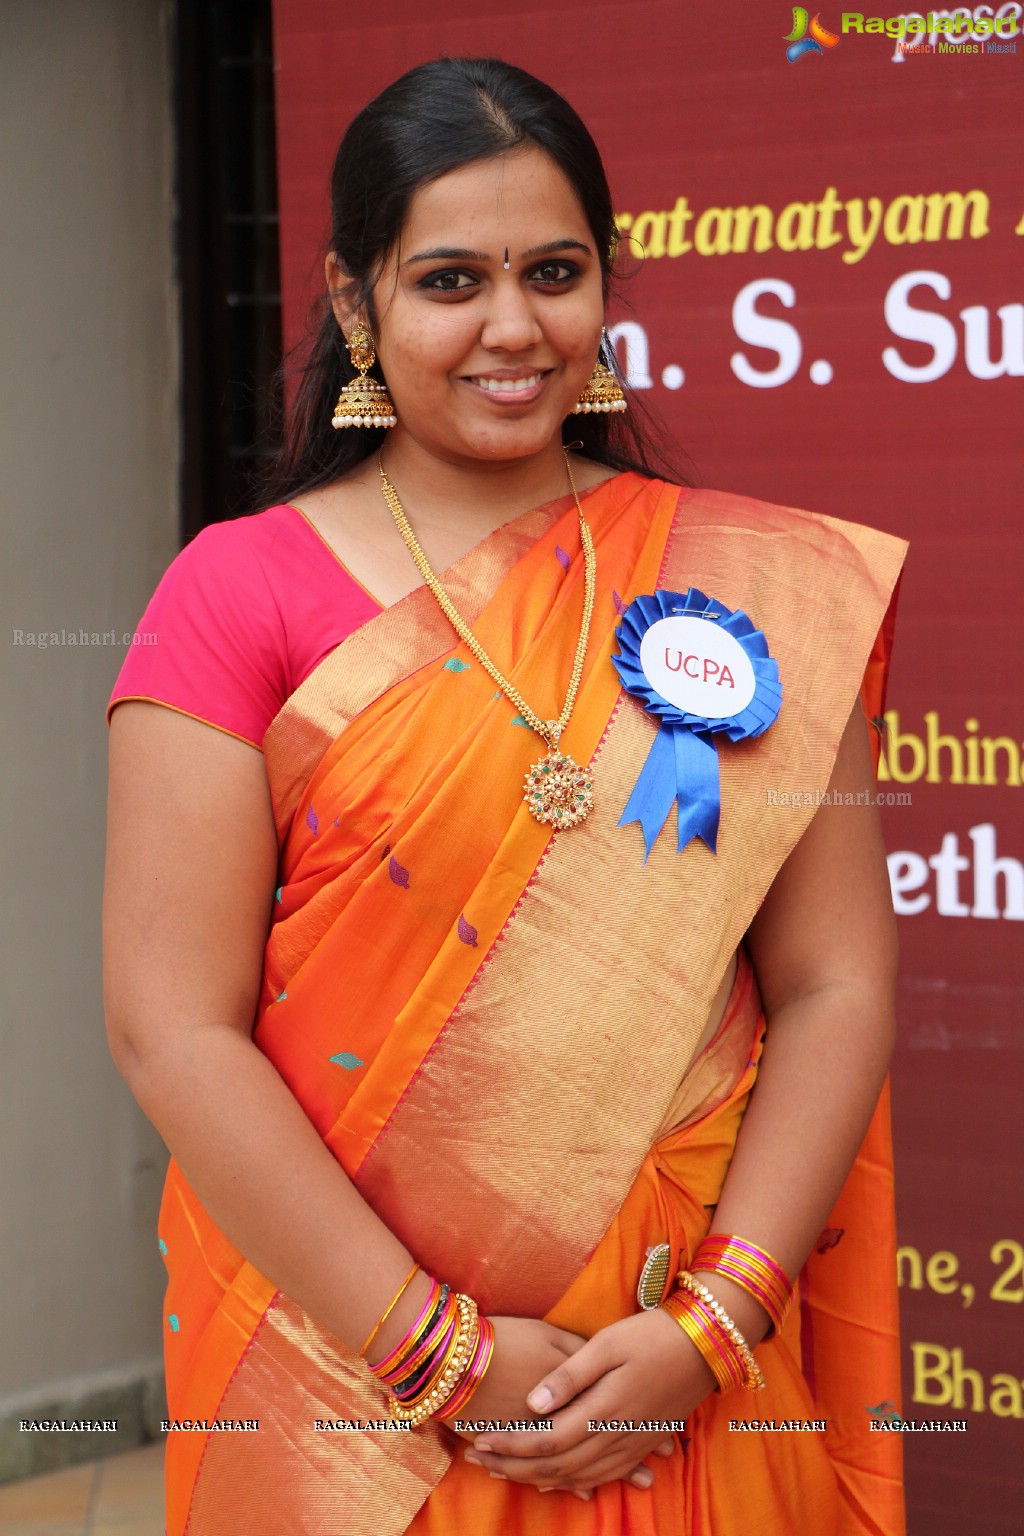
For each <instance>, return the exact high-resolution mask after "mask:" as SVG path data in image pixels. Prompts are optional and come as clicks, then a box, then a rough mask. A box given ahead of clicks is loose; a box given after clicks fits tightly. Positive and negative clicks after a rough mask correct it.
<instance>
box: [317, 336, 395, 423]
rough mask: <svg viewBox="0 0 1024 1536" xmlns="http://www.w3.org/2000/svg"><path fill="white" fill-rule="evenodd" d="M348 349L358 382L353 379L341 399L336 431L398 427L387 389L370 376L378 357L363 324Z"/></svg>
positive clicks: (333, 421)
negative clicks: (344, 428) (357, 370)
mask: <svg viewBox="0 0 1024 1536" xmlns="http://www.w3.org/2000/svg"><path fill="white" fill-rule="evenodd" d="M345 345H346V346H347V347H348V355H349V357H350V358H351V359H352V366H353V367H354V368H358V369H359V377H358V379H349V381H348V383H347V384H346V385H345V386H344V388H343V389H342V391H341V394H340V395H339V396H338V403H337V405H336V406H335V407H334V416H333V418H332V420H331V426H332V427H394V426H396V425H397V424H398V417H397V416H396V415H395V407H394V406H393V405H392V403H391V396H390V395H389V394H388V391H387V386H386V385H385V384H381V383H379V382H378V380H377V379H368V378H367V377H366V375H367V374H368V373H369V371H370V369H371V368H372V367H373V365H374V362H375V361H376V358H377V354H376V352H375V351H374V349H373V337H372V336H371V334H370V331H369V329H368V327H367V326H365V325H364V324H363V322H362V321H361V320H360V321H359V323H358V325H357V326H356V327H355V329H354V330H353V332H352V334H351V336H350V337H349V338H348V340H347V342H346V343H345Z"/></svg>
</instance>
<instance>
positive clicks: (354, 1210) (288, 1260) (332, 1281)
mask: <svg viewBox="0 0 1024 1536" xmlns="http://www.w3.org/2000/svg"><path fill="white" fill-rule="evenodd" d="M167 1034H168V1035H170V1036H172V1037H173V1038H174V1043H170V1044H160V1045H159V1046H157V1045H155V1044H150V1045H149V1046H148V1047H147V1049H146V1051H145V1052H144V1053H143V1054H142V1055H141V1056H140V1055H139V1054H138V1053H136V1052H135V1051H134V1050H133V1049H132V1048H131V1047H128V1048H126V1049H125V1050H123V1051H121V1052H119V1053H118V1065H119V1067H120V1069H121V1071H122V1073H123V1075H124V1077H125V1079H126V1081H127V1082H128V1085H129V1087H130V1088H131V1089H132V1092H133V1093H134V1095H135V1097H136V1099H137V1100H138V1102H139V1104H140V1105H141V1106H142V1108H143V1110H144V1111H145V1113H146V1114H147V1115H148V1116H149V1118H150V1119H151V1120H152V1122H153V1124H154V1125H155V1126H156V1128H157V1130H158V1131H159V1132H160V1134H161V1135H162V1136H163V1138H164V1140H165V1142H166V1143H167V1145H168V1147H169V1148H170V1150H171V1152H172V1153H173V1155H174V1157H175V1158H176V1159H177V1161H178V1163H179V1165H180V1167H181V1169H182V1172H183V1173H184V1175H185V1177H186V1178H187V1180H188V1181H189V1183H190V1184H191V1185H192V1187H193V1188H194V1189H195V1191H196V1194H197V1195H198V1197H199V1199H200V1200H201V1201H202V1203H203V1205H204V1207H205V1208H206V1210H207V1211H208V1212H209V1214H210V1216H211V1217H212V1219H213V1221H214V1222H215V1223H216V1224H217V1226H218V1227H219V1228H220V1229H221V1230H222V1231H223V1232H224V1234H225V1236H226V1237H227V1238H228V1239H229V1241H230V1242H232V1243H233V1244H234V1245H235V1247H236V1248H238V1249H239V1251H240V1252H242V1253H243V1254H244V1255H245V1257H246V1258H247V1259H248V1260H249V1261H250V1262H251V1263H252V1264H254V1265H255V1267H256V1268H257V1269H258V1270H259V1271H260V1272H261V1273H262V1274H264V1275H266V1276H267V1278H268V1279H269V1280H271V1281H272V1282H273V1284H274V1285H275V1286H277V1287H278V1289H280V1290H282V1291H284V1292H285V1294H286V1295H287V1296H289V1297H290V1298H291V1299H292V1300H294V1301H295V1302H296V1303H297V1304H298V1305H299V1306H300V1307H302V1308H303V1309H304V1310H305V1311H307V1312H308V1313H309V1314H310V1316H312V1317H314V1318H316V1320H317V1321H318V1322H319V1323H321V1324H322V1325H323V1326H324V1327H325V1328H327V1329H328V1330H329V1331H330V1332H331V1333H333V1334H335V1335H336V1336H337V1337H338V1338H340V1339H341V1340H342V1341H343V1342H344V1343H345V1344H347V1345H349V1346H350V1347H351V1348H352V1349H359V1348H360V1346H361V1345H362V1344H363V1342H364V1341H365V1339H366V1337H367V1335H368V1334H369V1333H370V1330H371V1329H372V1328H373V1326H374V1324H375V1323H376V1322H377V1319H378V1318H379V1317H380V1315H381V1313H382V1312H383V1311H384V1308H385V1307H386V1306H387V1304H388V1302H389V1301H390V1300H391V1298H392V1296H393V1295H394V1294H395V1292H396V1291H397V1290H398V1288H399V1286H400V1285H401V1283H402V1281H403V1280H404V1279H405V1277H406V1275H407V1274H408V1272H409V1268H410V1265H411V1263H412V1258H411V1257H410V1255H409V1254H408V1251H407V1250H406V1248H405V1246H404V1245H403V1244H402V1243H401V1242H399V1240H398V1239H397V1238H396V1237H395V1236H394V1235H393V1234H392V1233H391V1232H390V1231H389V1230H388V1228H387V1227H386V1226H385V1225H384V1223H383V1222H382V1221H381V1220H380V1219H379V1218H378V1217H377V1216H376V1215H375V1214H374V1212H373V1211H372V1210H371V1208H370V1207H369V1206H368V1205H367V1204H366V1202H365V1201H364V1200H363V1198H362V1196H361V1195H360V1194H359V1193H358V1191H357V1190H356V1189H355V1187H354V1186H353V1185H352V1183H351V1182H350V1180H349V1179H348V1177H347V1176H346V1174H345V1172H344V1170H343V1169H342V1168H341V1167H340V1165H339V1164H338V1162H337V1161H336V1160H335V1158H334V1157H333V1156H332V1155H331V1152H330V1151H329V1150H328V1148H327V1147H326V1146H325V1144H324V1143H323V1142H322V1141H321V1139H320V1136H319V1135H318V1133H317V1131H316V1130H315V1129H314V1127H313V1125H312V1123H311V1122H310V1121H309V1119H307V1117H306V1115H305V1113H304V1112H303V1110H302V1108H301V1106H300V1105H299V1103H298V1101H297V1100H296V1099H295V1098H294V1096H293V1095H292V1093H291V1091H290V1089H289V1088H288V1086H287V1084H286V1083H285V1082H284V1081H283V1079H282V1078H281V1077H280V1076H279V1075H278V1073H277V1071H276V1070H275V1068H274V1067H273V1065H272V1064H271V1062H269V1061H268V1060H267V1058H266V1057H265V1056H264V1055H263V1054H262V1052H260V1051H259V1050H258V1049H257V1048H256V1046H254V1045H253V1044H252V1041H251V1040H250V1039H249V1038H248V1037H247V1036H245V1035H243V1034H242V1033H241V1032H239V1031H238V1030H235V1029H231V1028H227V1027H224V1026H220V1025H206V1026H201V1025H200V1026H194V1027H192V1028H191V1029H190V1030H189V1031H188V1032H186V1031H184V1030H181V1031H179V1032H177V1034H175V1031H174V1030H173V1029H168V1031H167ZM428 1285H429V1282H428V1280H427V1277H426V1276H425V1275H423V1274H418V1275H417V1276H416V1277H415V1279H414V1281H413V1282H412V1284H411V1285H410V1286H409V1288H408V1290H407V1291H406V1293H405V1295H404V1296H403V1298H402V1300H401V1302H400V1303H399V1305H398V1306H397V1307H396V1308H395V1310H394V1312H393V1313H392V1314H391V1316H390V1317H389V1318H388V1320H387V1322H386V1323H385V1325H384V1327H383V1328H382V1329H381V1331H380V1333H379V1334H378V1336H377V1338H376V1339H375V1340H374V1344H373V1348H372V1350H371V1351H370V1358H371V1359H380V1358H383V1356H384V1355H385V1354H386V1353H387V1352H388V1350H389V1349H390V1347H391V1345H392V1344H393V1343H395V1342H397V1340H398V1339H399V1338H400V1337H401V1335H402V1333H403V1332H404V1331H405V1328H406V1327H408V1325H409V1323H410V1322H411V1320H412V1318H413V1317H415V1315H416V1312H417V1311H418V1310H419V1306H420V1305H421V1304H422V1301H423V1300H424V1298H425V1296H426V1293H427V1290H428Z"/></svg>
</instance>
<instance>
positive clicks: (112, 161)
mask: <svg viewBox="0 0 1024 1536" xmlns="http://www.w3.org/2000/svg"><path fill="white" fill-rule="evenodd" d="M0 11H2V22H0V33H2V40H0V70H2V81H0V143H2V144H3V146H4V147H3V150H2V154H0V209H2V210H3V212H2V219H0V310H2V313H3V320H2V335H3V342H2V348H3V370H2V375H0V445H2V449H3V478H2V481H0V520H2V522H0V538H2V546H3V558H2V560H0V584H2V620H0V623H2V629H0V642H2V643H0V666H2V682H0V687H2V701H3V703H2V715H0V719H2V722H3V736H4V741H3V754H4V771H3V776H2V785H0V795H2V802H0V818H2V820H0V839H2V842H0V846H2V848H3V854H4V857H5V861H6V876H5V878H4V880H3V884H2V889H0V903H2V907H0V915H2V927H0V931H2V935H3V948H4V964H3V969H2V980H0V1169H2V1170H3V1172H2V1176H0V1418H3V1417H4V1416H5V1415H9V1414H10V1412H11V1411H12V1410H17V1409H18V1408H19V1407H23V1406H24V1405H25V1404H27V1403H28V1402H30V1401H32V1400H37V1401H38V1400H52V1401H67V1402H69V1403H70V1402H73V1401H74V1400H75V1399H76V1394H79V1393H81V1392H84V1391H85V1390H87V1389H88V1388H89V1387H90V1386H94V1385H96V1386H98V1385H100V1384H102V1382H103V1381H108V1382H109V1381H114V1382H116V1381H117V1380H119V1379H124V1380H126V1381H127V1380H129V1379H131V1378H133V1377H135V1378H138V1377H140V1376H142V1375H145V1373H146V1372H151V1371H152V1370H153V1369H154V1368H155V1367H157V1366H158V1363H159V1354H160V1347H161V1294H162V1288H163V1266H162V1264H161V1262H160V1256H159V1254H158V1252H157V1246H156V1231H155V1220H156V1209H157V1204H158V1200H159V1191H160V1184H161V1179H162V1173H163V1168H164V1166H165V1162H166V1157H165V1154H164V1151H163V1147H162V1144H161V1142H160V1141H159V1138H158V1137H157V1136H156V1133H155V1132H154V1131H152V1130H151V1129H150V1127H149V1126H148V1125H147V1123H146V1122H145V1120H144V1119H143V1117H142V1115H141V1112H140V1111H139V1110H138V1109H137V1107H136V1106H135V1104H134V1102H133V1100H132V1099H131V1097H130V1095H129V1093H128V1091H127V1089H126V1088H125V1087H124V1085H123V1083H122V1082H121V1080H120V1078H119V1077H118V1076H117V1073H116V1072H115V1070H114V1067H113V1065H112V1064H111V1061H110V1059H109V1057H108V1053H107V1047H106V1042H105V1037H104V1029H103V1015H102V1006H101V983H100V896H101V885H102V858H103V838H104V813H105V772H106V737H107V727H106V724H105V721H104V706H105V704H106V700H107V696H108V694H109V691H110V688H111V686H112V684H113V680H114V677H115V675H116V673H117V670H118V667H119V664H120V660H121V657H122V655H123V649H124V647H123V644H122V641H121V636H122V632H123V631H125V630H127V631H131V630H132V629H133V628H134V626H135V623H136V621H137V620H138V617H139V615H140V613H141V611H142V608H143V606H144V604H145V602H146V599H147V598H148V596H149V594H150V592H151V591H152V589H153V587H154V585H155V584H156V581H157V580H158V578H159V576H160V574H161V572H162V571H163V569H164V567H165V566H166V565H167V563H168V561H169V560H170V559H171V558H172V556H173V555H174V553H175V551H176V549H177V513H178V506H177V503H178V455H179V440H178V434H179V429H178V417H179V411H178V292H177V286H176V281H175V275H174V263H173V254H172V240H173V219H174V207H173V186H172V177H173V156H172V150H173V142H172V119H171V50H170V21H171V5H170V4H169V0H3V3H2V5H0ZM19 629H20V630H22V631H23V632H24V633H26V634H27V633H28V632H33V633H38V632H40V631H47V632H49V631H56V632H58V633H59V632H60V631H61V630H66V631H74V632H75V633H76V634H77V632H78V631H79V629H84V630H85V631H87V632H89V633H90V634H92V633H94V632H95V633H98V634H102V632H104V631H109V630H110V629H114V630H116V632H117V641H116V643H115V644H110V643H106V644H86V645H78V646H75V647H72V646H71V645H70V644H51V645H49V646H48V647H47V648H46V649H40V648H38V647H35V646H30V645H28V644H26V643H21V644H17V643H15V640H16V637H15V631H16V630H19ZM26 1438H30V1437H26ZM34 1438H39V1437H34ZM46 1438H50V1439H54V1438H56V1437H46ZM109 1449H110V1446H109V1444H108V1445H105V1446H102V1447H98V1450H97V1453H98V1454H100V1453H103V1452H105V1451H107V1450H109ZM0 1461H2V1458H0ZM2 1472H3V1467H2V1465H0V1475H2Z"/></svg>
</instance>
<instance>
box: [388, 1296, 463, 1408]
mask: <svg viewBox="0 0 1024 1536" xmlns="http://www.w3.org/2000/svg"><path fill="white" fill-rule="evenodd" d="M478 1322H479V1314H478V1312H477V1308H476V1302H474V1301H472V1300H471V1299H470V1297H468V1296H462V1295H460V1296H459V1297H458V1327H457V1329H456V1332H455V1338H454V1341H453V1343H452V1345H451V1346H449V1350H448V1352H447V1354H446V1358H445V1360H444V1362H443V1363H442V1364H440V1366H439V1370H440V1374H438V1373H436V1372H432V1373H431V1378H430V1382H429V1384H428V1385H427V1387H426V1388H425V1390H424V1392H423V1393H420V1394H417V1396H416V1397H415V1398H414V1399H413V1400H412V1401H411V1402H399V1401H398V1399H397V1398H395V1397H392V1400H391V1412H392V1414H393V1415H394V1417H395V1418H396V1419H398V1420H399V1422H401V1423H403V1424H413V1425H417V1424H423V1423H425V1422H426V1420H427V1419H429V1418H431V1417H432V1415H433V1414H435V1413H437V1412H439V1411H440V1409H441V1408H443V1407H444V1405H445V1403H446V1402H447V1401H448V1399H449V1398H450V1397H451V1396H452V1395H453V1393H454V1392H455V1391H456V1390H457V1388H458V1385H459V1383H460V1382H461V1380H462V1378H463V1376H464V1374H465V1372H466V1370H467V1369H468V1367H469V1363H470V1361H471V1360H472V1358H473V1355H474V1353H475V1351H476V1346H477V1340H478V1335H479V1326H478Z"/></svg>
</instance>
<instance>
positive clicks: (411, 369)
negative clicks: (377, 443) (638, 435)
mask: <svg viewBox="0 0 1024 1536" xmlns="http://www.w3.org/2000/svg"><path fill="white" fill-rule="evenodd" d="M506 252H507V257H506ZM506 260H507V266H506ZM374 306H375V309H376V321H377V323H376V327H375V331H376V347H377V355H378V357H379V359H380V364H381V368H382V370H383V375H384V378H385V380H386V381H387V385H388V388H389V390H390V392H391V398H392V399H393V401H394V403H395V410H396V414H397V416H398V421H399V426H398V428H397V429H396V433H401V432H407V433H408V434H409V435H410V436H411V437H412V438H413V439H415V441H416V442H417V443H418V444H419V446H420V447H422V448H424V449H426V450H427V451H428V452H431V453H432V454H435V455H436V456H438V457H440V458H442V459H444V460H446V461H448V462H458V461H461V460H466V459H473V460H478V461H479V460H480V459H488V460H492V461H501V460H510V459H522V458H525V457H529V456H531V455H534V454H539V453H542V452H543V451H544V450H545V449H547V448H550V447H551V445H552V444H553V443H560V441H561V423H562V421H563V420H564V418H565V417H566V416H567V415H568V413H569V412H570V411H571V410H572V407H573V405H574V404H575V402H576V400H577V398H578V397H579V394H580V392H581V390H582V389H583V388H584V386H585V385H586V383H587V380H588V379H589V377H590V374H591V370H592V368H593V365H594V360H595V357H596V355H597V351H598V346H599V344H600V338H601V328H602V325H603V322H604V292H603V274H602V269H601V261H600V257H599V254H598V252H597V250H596V249H595V241H594V236H593V233H592V232H591V230H590V227H589V225H588V224H587V220H586V216H585V214H584V212H583V209H582V207H581V205H580V203H579V200H578V199H577V197H576V194H575V193H574V191H573V189H572V187H571V185H570V183H569V181H568V180H567V178H566V176H565V175H564V173H563V172H562V171H561V170H560V169H559V167H558V166H557V165H556V164H555V162H554V161H553V160H551V159H550V158H549V157H548V156H547V155H546V154H544V153H543V151H542V150H539V149H536V148H526V149H522V150H517V151H515V152H513V153H511V154H508V155H502V156H500V157H497V158H494V159H489V160H480V161H475V162H474V163H473V164H472V165H468V166H464V167H463V168H462V169H460V170H457V171H452V172H450V173H449V174H448V175H447V176H443V177H441V178H440V179H439V180H438V181H435V182H431V183H429V184H428V185H427V186H425V187H422V188H420V190H419V191H418V192H417V193H416V194H415V196H414V197H413V199H412V201H411V204H410V207H409V213H408V217H407V219H406V222H405V225H404V228H403V230H402V235H401V239H400V241H399V245H398V248H397V249H396V250H394V251H392V252H391V253H390V255H389V257H388V260H387V263H386V265H385V268H384V271H383V273H382V275H381V278H380V280H379V282H378V283H377V285H376V287H375V289H374ZM348 328H350V327H348Z"/></svg>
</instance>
